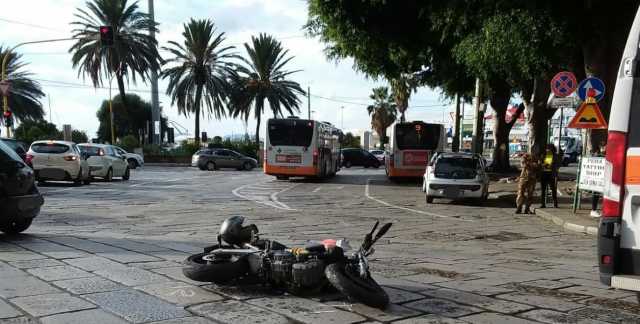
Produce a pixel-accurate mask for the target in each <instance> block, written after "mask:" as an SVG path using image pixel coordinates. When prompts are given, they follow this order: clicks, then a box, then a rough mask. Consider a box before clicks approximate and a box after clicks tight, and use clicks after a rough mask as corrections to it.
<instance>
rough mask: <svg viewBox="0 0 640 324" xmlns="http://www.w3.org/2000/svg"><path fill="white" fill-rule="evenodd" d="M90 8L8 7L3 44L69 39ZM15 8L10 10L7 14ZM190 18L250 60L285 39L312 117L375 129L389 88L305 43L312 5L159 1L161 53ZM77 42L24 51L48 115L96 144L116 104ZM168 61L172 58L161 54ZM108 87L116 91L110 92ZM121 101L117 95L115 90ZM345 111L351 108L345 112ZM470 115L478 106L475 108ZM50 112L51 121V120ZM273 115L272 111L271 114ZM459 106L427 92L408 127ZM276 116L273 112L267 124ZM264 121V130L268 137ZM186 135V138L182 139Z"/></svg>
mask: <svg viewBox="0 0 640 324" xmlns="http://www.w3.org/2000/svg"><path fill="white" fill-rule="evenodd" d="M139 5H140V9H141V10H142V11H144V12H147V10H148V7H147V1H146V0H142V1H139ZM84 6H85V1H84V0H21V1H11V2H7V3H6V4H5V5H4V8H5V10H2V12H1V13H0V45H4V46H13V45H15V44H17V43H20V42H26V41H37V40H44V39H55V38H68V37H70V35H71V29H72V28H71V26H70V24H69V23H70V22H71V21H73V20H74V16H73V15H74V14H75V13H76V9H77V8H83V7H84ZM7 9H8V10H7ZM190 18H195V19H211V20H212V21H213V22H214V23H215V25H216V27H217V30H218V31H219V32H224V33H225V36H226V41H225V44H227V45H234V46H236V51H237V53H238V54H240V55H245V50H244V47H243V46H242V44H244V43H246V42H250V40H251V36H252V35H258V34H259V33H268V34H271V35H272V36H274V37H276V38H277V39H279V40H280V41H281V42H282V44H283V47H284V48H286V49H288V50H289V54H290V55H292V56H294V59H293V60H292V61H291V62H290V63H289V65H288V66H287V69H288V70H301V71H300V72H298V73H295V74H293V75H292V76H291V79H292V80H294V81H297V82H298V83H299V84H300V85H301V86H302V87H303V88H304V89H307V87H310V89H311V111H312V114H311V115H312V118H313V119H317V120H323V121H328V122H331V123H333V124H334V125H337V126H338V127H340V128H342V129H343V130H345V131H356V130H368V129H370V117H369V116H368V114H367V112H366V106H367V105H368V104H370V103H371V100H370V99H369V94H370V93H371V89H372V88H374V87H376V86H382V85H386V82H384V81H382V80H378V81H376V80H371V79H369V78H367V77H366V76H365V75H363V74H361V73H358V72H356V71H355V70H354V69H353V62H352V61H351V60H349V59H347V60H343V61H340V62H335V61H331V60H328V59H327V58H326V56H325V55H324V52H323V49H324V47H325V45H324V44H323V43H322V42H320V41H319V40H318V39H315V38H309V37H307V36H305V32H304V30H303V29H302V27H303V25H304V24H305V22H306V20H307V4H306V1H304V0H181V1H172V0H156V1H155V19H156V21H157V22H158V23H159V24H160V26H159V29H160V33H159V34H157V36H156V37H157V39H158V42H159V44H160V46H166V45H167V42H168V41H170V40H173V41H177V42H179V43H182V30H183V23H185V22H186V21H188V20H189V19H190ZM72 43H73V42H71V41H64V42H58V43H45V44H34V45H26V46H23V47H21V48H19V49H18V52H19V53H21V54H23V60H24V61H25V62H27V63H29V65H28V66H27V67H26V69H27V70H28V71H30V72H32V73H33V78H34V79H36V80H38V81H39V82H40V84H41V85H42V88H43V90H44V92H45V93H46V97H44V98H42V104H43V108H44V110H45V112H46V114H47V116H46V117H45V118H47V119H48V120H49V119H50V120H51V121H52V122H53V123H55V124H56V125H58V127H59V128H60V129H61V128H62V124H71V125H72V127H73V128H74V129H79V130H84V131H87V133H88V134H89V137H90V138H91V137H94V136H95V133H96V131H97V129H98V125H99V122H98V119H97V118H96V111H97V110H98V108H99V106H100V104H101V103H102V101H103V100H105V99H108V95H109V91H108V89H94V88H93V87H91V82H90V80H88V79H86V80H85V79H83V77H82V76H81V75H80V76H79V75H78V71H77V70H74V69H73V67H72V65H71V55H70V54H68V49H69V47H70V46H71V45H72ZM161 55H167V53H166V52H161ZM166 86H167V82H166V81H164V80H160V81H159V94H160V103H161V106H162V107H163V115H165V116H166V117H168V118H169V120H171V121H173V122H175V123H177V124H179V125H181V126H182V127H184V128H186V129H187V130H188V132H189V134H190V135H191V136H193V130H194V118H193V115H192V116H189V117H185V116H183V115H179V114H178V113H177V108H176V107H175V106H172V105H171V100H170V98H169V97H168V96H166V95H165V90H166ZM105 87H108V86H106V85H105ZM150 89H151V86H150V84H145V83H142V82H138V83H137V84H132V83H131V84H129V85H128V86H127V91H129V92H133V93H136V94H138V95H139V96H141V97H142V98H143V99H145V100H148V101H150V100H151V93H150ZM112 92H113V94H114V95H115V94H117V86H116V83H115V82H114V83H113V90H112ZM300 99H301V106H300V108H301V113H300V116H301V117H306V116H307V98H300ZM341 107H344V108H341ZM467 107H468V108H467V111H468V112H470V111H471V109H470V106H469V105H467ZM49 109H50V110H51V114H49ZM267 111H268V109H267ZM451 111H453V105H452V103H451V102H450V101H449V100H447V99H445V98H444V97H443V96H442V95H441V93H440V91H439V90H438V89H429V88H426V87H425V88H420V89H418V91H417V93H415V94H413V96H412V97H411V100H410V103H409V109H408V111H407V119H408V120H423V121H431V122H436V121H437V122H442V121H444V122H445V123H450V122H451V117H450V112H451ZM270 117H272V114H271V113H270V112H267V113H265V115H264V116H263V120H266V119H267V118H270ZM264 124H265V123H264V122H263V123H262V127H261V128H262V131H264ZM255 125H256V124H255V120H249V122H248V124H245V123H244V122H243V121H241V120H234V119H229V118H227V119H222V120H215V119H208V118H207V117H204V118H202V119H201V123H200V127H201V130H202V131H206V132H207V133H208V136H209V137H210V138H211V137H213V136H216V135H219V136H225V135H232V134H238V133H245V132H246V131H248V132H249V134H253V133H254V132H255ZM176 135H178V133H176Z"/></svg>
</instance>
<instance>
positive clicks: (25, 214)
mask: <svg viewBox="0 0 640 324" xmlns="http://www.w3.org/2000/svg"><path fill="white" fill-rule="evenodd" d="M43 203H44V199H43V198H42V195H41V194H40V192H39V191H38V187H36V184H35V175H34V172H33V170H32V169H31V168H30V167H29V166H28V165H27V164H26V163H25V162H24V161H23V160H22V159H21V158H20V156H18V154H17V153H16V152H15V151H14V150H13V149H12V148H10V147H9V146H8V145H6V144H5V143H4V141H0V231H2V232H4V233H7V234H17V233H20V232H22V231H24V230H26V229H27V228H29V226H31V222H32V221H33V219H34V218H35V217H36V216H38V214H39V213H40V207H41V206H42V204H43Z"/></svg>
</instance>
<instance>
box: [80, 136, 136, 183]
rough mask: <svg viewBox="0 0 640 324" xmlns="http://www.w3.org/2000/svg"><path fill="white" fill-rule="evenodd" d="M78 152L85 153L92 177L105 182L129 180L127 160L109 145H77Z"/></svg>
mask: <svg viewBox="0 0 640 324" xmlns="http://www.w3.org/2000/svg"><path fill="white" fill-rule="evenodd" d="M78 147H79V148H80V151H81V152H82V153H85V155H86V156H88V158H87V163H88V164H89V168H90V170H91V176H92V177H101V178H103V179H104V180H105V181H108V182H110V181H112V180H113V177H118V178H122V180H125V181H126V180H129V177H130V171H129V164H128V163H127V158H126V157H125V156H124V155H120V153H119V152H118V151H117V150H116V149H115V148H114V147H113V146H111V145H105V144H91V143H85V144H78Z"/></svg>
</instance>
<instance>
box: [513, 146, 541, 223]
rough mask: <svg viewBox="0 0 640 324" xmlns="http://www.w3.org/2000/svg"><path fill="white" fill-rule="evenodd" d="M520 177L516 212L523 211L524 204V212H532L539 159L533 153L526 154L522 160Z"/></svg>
mask: <svg viewBox="0 0 640 324" xmlns="http://www.w3.org/2000/svg"><path fill="white" fill-rule="evenodd" d="M520 167H521V169H522V171H520V178H519V180H518V196H517V197H516V207H517V208H516V214H520V213H522V206H523V205H524V206H525V209H524V213H525V214H530V213H531V209H530V207H531V204H532V203H533V192H534V190H535V188H536V179H537V172H538V161H536V160H535V159H534V158H533V157H532V156H531V154H528V153H526V154H524V155H523V156H522V160H521V161H520Z"/></svg>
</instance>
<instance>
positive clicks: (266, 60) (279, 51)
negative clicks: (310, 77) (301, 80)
mask: <svg viewBox="0 0 640 324" xmlns="http://www.w3.org/2000/svg"><path fill="white" fill-rule="evenodd" d="M244 48H245V49H246V51H247V56H248V58H244V57H242V58H241V59H242V61H243V62H244V63H245V64H244V65H242V66H239V67H238V69H237V71H238V73H237V74H234V75H232V81H231V96H230V102H229V105H230V111H231V116H233V117H242V118H243V119H244V120H245V121H247V120H248V119H249V116H251V111H252V110H253V116H254V118H255V119H256V121H257V123H256V144H257V145H258V146H259V145H260V121H261V117H262V114H263V113H264V107H265V105H264V104H265V100H266V101H267V102H268V103H269V108H270V109H271V112H272V113H273V116H274V117H275V118H278V117H279V116H282V113H283V110H284V111H286V112H287V113H289V114H293V113H294V111H295V112H298V111H300V109H299V105H300V99H299V98H298V96H299V95H304V94H305V92H304V90H302V88H301V87H300V84H298V83H297V82H295V81H291V80H289V79H288V77H289V76H290V75H291V74H293V73H296V72H298V71H299V70H293V71H288V70H285V69H284V68H285V66H286V65H287V63H289V62H290V61H291V60H292V59H293V56H289V57H287V54H288V52H289V51H288V50H285V49H284V48H283V47H282V44H281V43H280V42H279V41H278V40H276V39H275V38H273V37H272V36H270V35H267V34H260V35H259V36H258V37H253V36H252V37H251V45H249V44H247V43H245V44H244Z"/></svg>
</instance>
